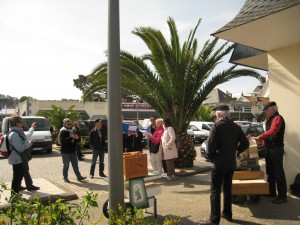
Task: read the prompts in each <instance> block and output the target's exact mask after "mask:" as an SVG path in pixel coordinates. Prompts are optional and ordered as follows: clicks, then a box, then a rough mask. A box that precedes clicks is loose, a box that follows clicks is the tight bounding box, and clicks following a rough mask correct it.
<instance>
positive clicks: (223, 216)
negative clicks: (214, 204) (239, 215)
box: [221, 213, 233, 222]
mask: <svg viewBox="0 0 300 225" xmlns="http://www.w3.org/2000/svg"><path fill="white" fill-rule="evenodd" d="M221 217H222V218H224V219H226V220H227V221H229V222H232V221H233V220H232V216H227V215H226V214H225V213H222V214H221Z"/></svg>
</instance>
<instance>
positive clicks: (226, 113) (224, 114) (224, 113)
mask: <svg viewBox="0 0 300 225" xmlns="http://www.w3.org/2000/svg"><path fill="white" fill-rule="evenodd" d="M216 113H217V114H219V115H221V116H222V117H229V116H230V112H229V111H216Z"/></svg>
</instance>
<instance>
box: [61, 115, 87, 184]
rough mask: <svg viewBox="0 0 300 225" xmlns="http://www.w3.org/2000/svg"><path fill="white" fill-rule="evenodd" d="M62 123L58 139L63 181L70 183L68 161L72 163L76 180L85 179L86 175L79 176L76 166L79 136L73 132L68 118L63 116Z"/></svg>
mask: <svg viewBox="0 0 300 225" xmlns="http://www.w3.org/2000/svg"><path fill="white" fill-rule="evenodd" d="M63 124H64V126H63V128H62V129H60V135H59V139H60V143H61V156H62V161H63V176H64V181H65V182H67V183H70V180H69V179H68V171H69V165H70V162H71V164H72V167H73V170H74V173H75V175H76V177H77V180H78V181H82V180H84V179H86V177H83V176H81V173H80V172H79V167H78V159H77V153H76V140H78V139H79V136H78V135H77V134H76V133H74V131H73V129H72V123H71V120H70V119H69V118H65V119H64V120H63Z"/></svg>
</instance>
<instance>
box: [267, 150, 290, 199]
mask: <svg viewBox="0 0 300 225" xmlns="http://www.w3.org/2000/svg"><path fill="white" fill-rule="evenodd" d="M283 155H284V149H283V147H276V146H274V147H272V148H270V147H268V148H267V149H266V156H265V159H266V172H267V175H268V182H269V191H270V194H271V195H276V186H277V191H278V197H279V198H286V195H287V187H286V186H287V185H286V178H285V174H284V169H283Z"/></svg>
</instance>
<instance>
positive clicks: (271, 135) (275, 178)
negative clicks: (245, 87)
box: [252, 102, 287, 204]
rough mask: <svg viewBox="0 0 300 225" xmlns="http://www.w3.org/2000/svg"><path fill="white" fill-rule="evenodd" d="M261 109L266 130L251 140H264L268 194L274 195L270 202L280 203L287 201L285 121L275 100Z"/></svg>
mask: <svg viewBox="0 0 300 225" xmlns="http://www.w3.org/2000/svg"><path fill="white" fill-rule="evenodd" d="M263 111H264V112H265V113H266V132H265V133H262V134H261V135H259V136H258V137H252V139H253V140H264V142H265V145H266V156H265V158H266V172H267V175H268V182H269V196H270V197H276V186H277V190H278V196H277V198H275V199H274V200H273V201H272V202H273V203H275V204H281V203H285V202H287V187H286V186H287V185H286V178H285V174H284V169H283V155H284V148H283V146H284V131H285V122H284V119H283V117H282V116H281V115H279V113H278V107H277V104H276V102H270V103H268V104H267V105H266V106H265V107H264V109H263Z"/></svg>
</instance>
